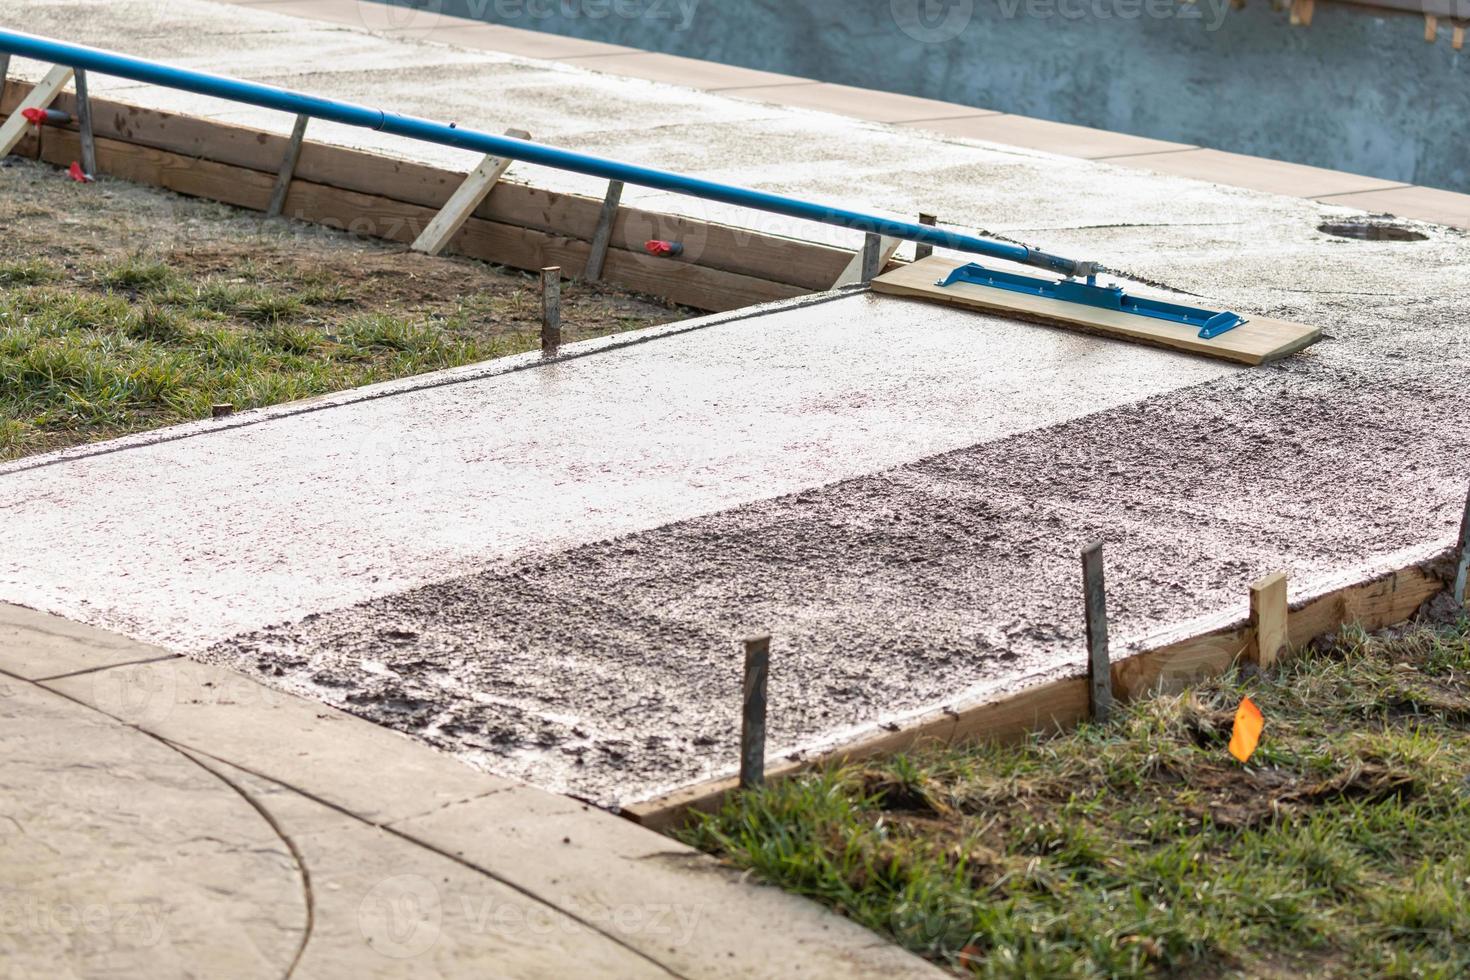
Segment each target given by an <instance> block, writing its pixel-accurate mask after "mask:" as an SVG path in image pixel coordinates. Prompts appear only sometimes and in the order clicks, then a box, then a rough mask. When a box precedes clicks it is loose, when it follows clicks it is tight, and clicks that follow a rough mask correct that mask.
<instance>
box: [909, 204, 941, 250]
mask: <svg viewBox="0 0 1470 980" xmlns="http://www.w3.org/2000/svg"><path fill="white" fill-rule="evenodd" d="M919 224H921V225H928V226H929V227H931V228H933V227H934V226H936V225H938V224H939V219H938V218H936V217H935V216H934V215H932V214H921V215H919ZM933 254H934V246H933V245H925V244H924V243H923V242H920V243H918V244H917V245H915V246H914V261H915V262H920V261H922V260H924V259H927V258H928V257H929V256H931V255H933Z"/></svg>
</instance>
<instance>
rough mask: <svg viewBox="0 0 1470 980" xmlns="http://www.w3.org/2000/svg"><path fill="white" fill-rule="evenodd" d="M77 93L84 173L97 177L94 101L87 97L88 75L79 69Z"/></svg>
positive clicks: (78, 123) (75, 83) (74, 80)
mask: <svg viewBox="0 0 1470 980" xmlns="http://www.w3.org/2000/svg"><path fill="white" fill-rule="evenodd" d="M73 84H74V85H75V86H76V92H77V128H78V129H80V130H81V142H82V173H84V174H86V175H87V176H88V177H95V176H97V138H96V135H95V134H94V133H93V131H92V99H91V97H90V96H88V95H87V73H86V72H85V71H83V70H82V69H80V68H78V69H77V71H76V74H75V75H74V76H73Z"/></svg>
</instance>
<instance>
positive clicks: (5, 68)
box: [0, 51, 10, 105]
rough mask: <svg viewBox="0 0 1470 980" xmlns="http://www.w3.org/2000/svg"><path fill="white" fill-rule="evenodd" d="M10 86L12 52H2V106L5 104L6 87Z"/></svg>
mask: <svg viewBox="0 0 1470 980" xmlns="http://www.w3.org/2000/svg"><path fill="white" fill-rule="evenodd" d="M9 84H10V52H9V51H0V105H4V104H5V87H6V86H7V85H9Z"/></svg>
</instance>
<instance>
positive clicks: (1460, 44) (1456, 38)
mask: <svg viewBox="0 0 1470 980" xmlns="http://www.w3.org/2000/svg"><path fill="white" fill-rule="evenodd" d="M1450 47H1452V48H1454V49H1455V50H1456V51H1459V50H1461V49H1463V48H1464V47H1465V25H1464V24H1463V23H1458V24H1456V25H1455V30H1454V32H1453V33H1452V34H1451V35H1450Z"/></svg>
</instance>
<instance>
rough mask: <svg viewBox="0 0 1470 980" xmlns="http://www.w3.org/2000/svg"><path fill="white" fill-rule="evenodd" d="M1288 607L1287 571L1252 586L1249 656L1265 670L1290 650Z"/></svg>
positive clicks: (1247, 649) (1269, 576)
mask: <svg viewBox="0 0 1470 980" xmlns="http://www.w3.org/2000/svg"><path fill="white" fill-rule="evenodd" d="M1287 615H1288V609H1287V604H1286V573H1285V572H1277V573H1276V574H1274V575H1267V576H1266V577H1265V578H1263V579H1261V580H1260V581H1259V582H1257V583H1255V584H1254V585H1252V586H1251V639H1250V642H1249V643H1248V644H1247V646H1246V659H1247V660H1248V661H1249V662H1251V663H1254V664H1255V665H1256V666H1257V667H1259V668H1261V669H1262V670H1268V669H1270V668H1271V667H1274V666H1275V665H1276V661H1277V660H1278V659H1279V658H1280V656H1281V654H1282V653H1284V652H1285V651H1286V645H1287V636H1288V634H1287V631H1286V621H1287Z"/></svg>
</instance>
